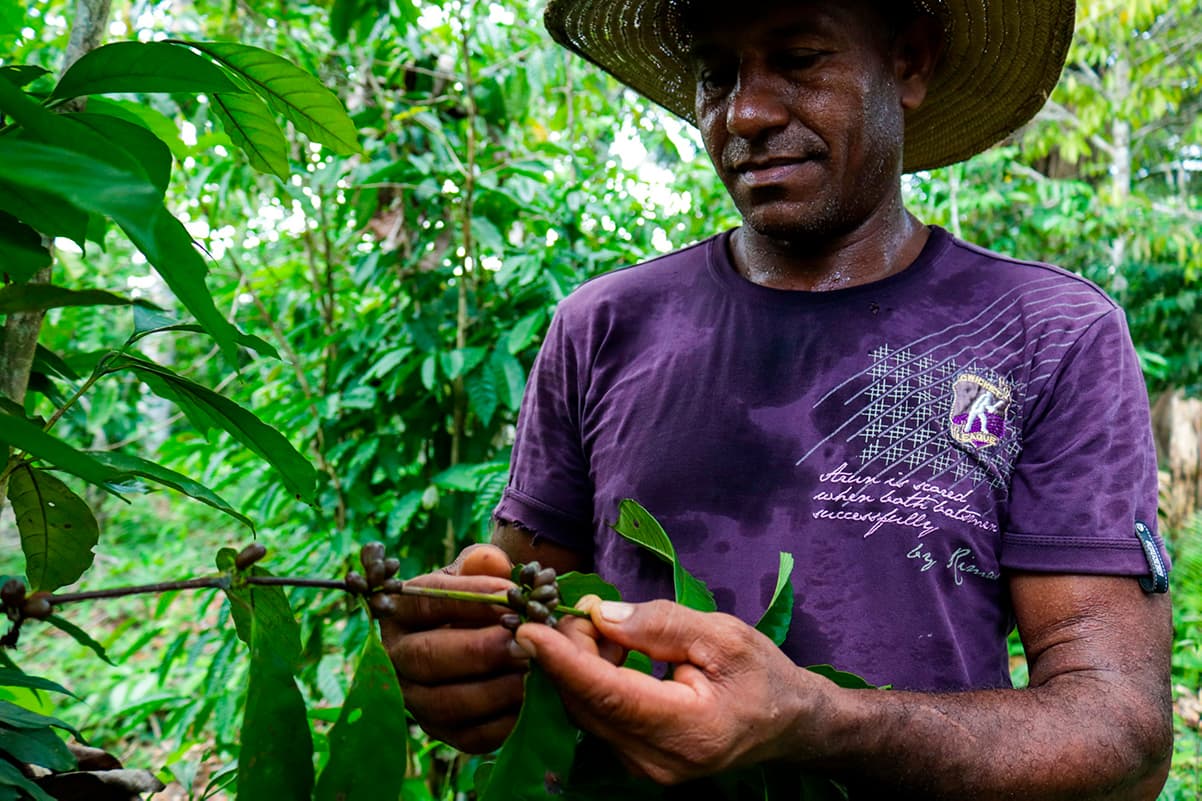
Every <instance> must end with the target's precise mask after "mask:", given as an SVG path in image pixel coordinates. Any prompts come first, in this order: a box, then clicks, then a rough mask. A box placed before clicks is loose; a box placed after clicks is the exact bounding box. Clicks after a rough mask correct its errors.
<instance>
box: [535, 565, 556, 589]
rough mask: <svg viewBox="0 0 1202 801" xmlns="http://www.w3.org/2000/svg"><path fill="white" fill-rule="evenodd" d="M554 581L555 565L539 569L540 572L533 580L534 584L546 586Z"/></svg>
mask: <svg viewBox="0 0 1202 801" xmlns="http://www.w3.org/2000/svg"><path fill="white" fill-rule="evenodd" d="M554 583H555V568H553V567H544V568H543V569H542V570H540V571H538V573H536V574H535V576H534V581H533V582H532V584H533V586H535V587H546V586H548V585H551V584H554Z"/></svg>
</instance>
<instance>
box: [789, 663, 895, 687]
mask: <svg viewBox="0 0 1202 801" xmlns="http://www.w3.org/2000/svg"><path fill="white" fill-rule="evenodd" d="M806 670H808V671H810V672H811V673H817V674H818V675H819V676H824V677H825V678H828V679H830V680H831V681H833V682H834V683H835V684H837V685H839V686H840V687H843V688H844V689H848V690H885V689H888V688H887V687H878V686H877V685H875V684H871V683H869V682H868V681H866V680H865V679H862V678H860V677H859V676H857V675H856V674H854V673H848V672H847V671H844V670H838V669H836V668H835V667H833V666H832V665H810V666H809V667H807V668H806Z"/></svg>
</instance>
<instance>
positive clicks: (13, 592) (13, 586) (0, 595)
mask: <svg viewBox="0 0 1202 801" xmlns="http://www.w3.org/2000/svg"><path fill="white" fill-rule="evenodd" d="M0 601H3V602H4V605H5V606H11V607H13V608H18V609H19V608H20V607H21V604H22V603H23V602H24V601H25V583H24V582H22V581H21V579H15V578H14V579H9V580H8V581H6V582H4V586H3V587H0Z"/></svg>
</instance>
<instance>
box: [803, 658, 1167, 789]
mask: <svg viewBox="0 0 1202 801" xmlns="http://www.w3.org/2000/svg"><path fill="white" fill-rule="evenodd" d="M1142 699H1143V696H1141V695H1140V694H1139V693H1123V692H1121V691H1118V690H1116V689H1115V687H1114V683H1113V682H1111V681H1108V680H1107V677H1105V676H1096V677H1095V676H1090V675H1083V674H1074V675H1069V676H1063V677H1059V678H1057V679H1055V680H1053V681H1051V682H1049V683H1047V684H1045V685H1044V686H1041V687H1038V688H1033V689H1026V690H990V691H976V692H965V693H955V694H942V695H931V694H923V693H908V692H892V691H870V690H839V691H838V692H837V693H836V694H834V695H833V696H832V698H831V700H832V702H833V703H832V704H831V706H830V707H829V709H828V714H829V715H830V717H829V719H828V724H829V728H827V729H826V730H827V731H828V732H830V734H831V736H830V738H829V740H828V742H827V743H826V749H821V744H819V745H820V748H819V750H814V744H813V743H806V742H805V741H806V740H807V739H808V735H802V736H801V737H799V738H798V741H797V742H795V743H794V746H795V747H796V748H797V749H798V750H797V751H795V756H797V757H800V758H801V760H802V761H803V762H808V763H811V764H813V765H814V767H815V768H820V769H822V770H823V771H832V770H833V771H834V773H835V774H836V776H837V777H841V778H843V779H844V780H846V781H847V782H848V784H849V785H850V786H852V787H855V788H861V789H863V790H865V791H867V790H870V789H873V788H876V789H878V790H881V791H885V790H886V789H887V793H888V795H887V797H888V798H891V799H892V798H921V799H949V800H950V799H957V801H963V799H967V798H971V799H982V800H984V799H1025V800H1027V801H1035V800H1036V799H1049V800H1051V799H1071V801H1090V800H1092V799H1099V800H1101V799H1106V800H1107V801H1109V800H1110V799H1114V801H1120V800H1121V801H1134V800H1136V799H1138V800H1140V801H1142V800H1143V799H1148V801H1151V800H1152V799H1155V798H1156V795H1157V793H1158V792H1159V790H1160V788H1161V786H1162V785H1163V784H1164V781H1165V777H1166V776H1167V772H1168V765H1169V757H1170V753H1171V750H1172V720H1171V712H1170V710H1169V709H1168V705H1167V704H1152V705H1149V704H1148V703H1147V702H1146V700H1142ZM820 728H826V727H820ZM811 731H812V730H811ZM823 750H825V752H823ZM865 794H866V795H869V796H870V797H875V795H874V794H872V793H865ZM853 797H854V794H853Z"/></svg>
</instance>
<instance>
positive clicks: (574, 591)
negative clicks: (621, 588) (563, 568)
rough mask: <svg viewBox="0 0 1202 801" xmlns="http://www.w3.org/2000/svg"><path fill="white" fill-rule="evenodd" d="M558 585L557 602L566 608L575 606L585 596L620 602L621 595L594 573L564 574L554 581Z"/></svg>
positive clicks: (574, 572)
mask: <svg viewBox="0 0 1202 801" xmlns="http://www.w3.org/2000/svg"><path fill="white" fill-rule="evenodd" d="M556 583H557V584H558V585H559V600H560V603H563V604H564V605H566V606H575V605H576V602H577V601H579V600H580V599H581V598H583V597H584V596H586V595H596V596H597V597H598V598H600V599H601V600H603V601H620V600H622V593H620V592H618V588H617V587H615V586H614V585H612V584H610V583H609V582H608V581H606V580H605V579H603V578H601V577H600V576H598V575H597V574H596V573H578V572H576V571H572V572H571V573H564V574H563V575H562V576H559V577H558V579H556Z"/></svg>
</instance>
